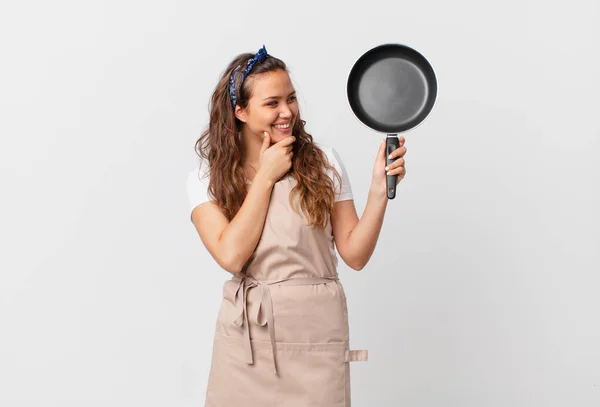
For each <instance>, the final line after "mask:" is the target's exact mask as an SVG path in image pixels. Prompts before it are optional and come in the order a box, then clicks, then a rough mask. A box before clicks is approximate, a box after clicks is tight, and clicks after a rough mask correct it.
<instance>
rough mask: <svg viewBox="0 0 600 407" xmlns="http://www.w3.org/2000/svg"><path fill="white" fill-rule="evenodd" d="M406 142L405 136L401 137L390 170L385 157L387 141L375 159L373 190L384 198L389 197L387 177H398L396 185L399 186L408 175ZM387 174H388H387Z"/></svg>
mask: <svg viewBox="0 0 600 407" xmlns="http://www.w3.org/2000/svg"><path fill="white" fill-rule="evenodd" d="M405 141H406V139H405V138H404V136H400V139H399V142H400V143H399V147H398V148H397V149H396V150H395V151H393V152H392V154H391V158H392V159H395V160H394V162H392V163H391V164H390V165H389V167H388V168H386V157H385V145H386V140H385V139H384V140H383V141H382V142H381V145H380V146H379V151H378V152H377V157H376V158H375V165H374V166H373V180H372V181H371V188H374V190H375V191H377V192H378V193H379V192H380V193H382V194H383V195H384V196H387V182H386V175H398V178H397V180H396V185H398V184H399V183H400V181H402V179H403V178H404V176H405V175H406V167H405V166H404V154H406V147H404V142H405ZM386 172H388V173H387V174H386Z"/></svg>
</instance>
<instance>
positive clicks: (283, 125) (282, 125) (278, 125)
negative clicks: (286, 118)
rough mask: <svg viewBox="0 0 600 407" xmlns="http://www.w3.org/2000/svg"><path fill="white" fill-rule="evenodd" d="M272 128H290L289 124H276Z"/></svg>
mask: <svg viewBox="0 0 600 407" xmlns="http://www.w3.org/2000/svg"><path fill="white" fill-rule="evenodd" d="M273 127H275V128H276V129H287V128H289V127H290V124H289V123H288V124H276V125H275V126H273Z"/></svg>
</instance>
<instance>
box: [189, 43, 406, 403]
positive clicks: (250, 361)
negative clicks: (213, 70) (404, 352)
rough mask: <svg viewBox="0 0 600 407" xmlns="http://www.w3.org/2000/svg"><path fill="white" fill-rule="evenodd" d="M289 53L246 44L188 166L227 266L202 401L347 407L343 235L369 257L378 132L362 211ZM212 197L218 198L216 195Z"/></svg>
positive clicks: (352, 260) (208, 239)
mask: <svg viewBox="0 0 600 407" xmlns="http://www.w3.org/2000/svg"><path fill="white" fill-rule="evenodd" d="M304 125H305V121H304V120H302V119H301V118H300V110H299V107H298V103H297V100H296V92H295V89H294V87H293V85H292V83H291V81H290V77H289V75H288V72H287V69H286V65H285V64H284V63H283V61H281V60H280V59H278V58H275V57H273V56H271V55H269V54H267V51H266V49H265V47H264V46H263V47H262V48H261V49H260V50H259V51H258V52H257V53H256V54H254V55H253V54H248V53H245V54H241V55H239V56H238V57H236V58H235V59H234V60H233V61H232V62H231V63H230V64H229V66H228V68H227V69H226V71H225V72H224V73H223V76H222V77H221V79H220V81H219V83H218V85H217V88H216V90H215V92H214V94H213V96H212V99H211V108H210V123H209V127H208V129H207V130H206V131H205V132H204V133H203V135H202V136H201V137H200V139H199V140H198V141H197V142H196V151H197V152H199V155H200V166H199V168H198V169H194V171H192V172H190V174H189V177H188V184H187V188H188V196H189V199H190V207H191V220H192V222H193V223H194V225H195V227H196V230H197V231H198V234H199V235H200V238H201V240H202V242H203V244H204V245H205V247H206V248H207V250H208V251H209V252H210V254H211V255H212V256H213V258H214V259H215V260H216V261H217V263H218V264H219V265H220V266H221V267H222V268H223V269H225V270H227V271H229V272H230V273H232V275H233V276H232V278H231V279H230V280H227V281H226V282H225V284H224V287H223V301H222V303H221V307H220V310H219V314H218V317H217V324H216V329H215V337H214V346H213V354H212V364H211V368H210V374H209V380H208V386H207V391H206V406H209V407H213V406H214V407H230V406H231V407H233V406H236V407H237V406H240V405H243V406H249V407H252V406H260V407H267V406H286V407H296V406H297V407H300V406H302V407H306V406H323V407H337V406H339V407H342V406H344V407H349V406H350V368H349V362H351V361H355V360H367V352H366V351H364V350H362V351H361V350H350V349H349V336H348V311H347V306H346V297H345V295H344V289H343V287H342V284H341V283H340V281H339V280H338V274H337V265H338V262H337V257H336V254H335V249H334V244H335V247H337V251H338V253H339V254H340V256H341V257H342V259H343V260H344V262H345V263H346V264H347V265H348V266H350V267H351V268H353V269H354V270H361V269H362V268H363V267H364V266H365V265H366V263H367V261H368V260H369V258H370V256H371V254H372V253H373V250H374V249H375V244H376V242H377V238H378V236H379V232H380V230H381V224H382V222H383V217H384V213H385V209H386V206H387V201H388V198H387V195H386V171H387V170H389V174H397V175H398V182H400V180H402V178H404V175H405V173H406V170H405V168H404V159H403V158H402V157H403V156H404V154H405V153H406V147H404V146H403V144H404V138H403V137H401V138H400V147H399V148H398V149H397V150H396V151H394V152H393V153H392V156H393V157H392V158H396V160H395V161H394V163H393V164H391V165H390V166H389V169H388V168H386V164H385V163H386V160H385V141H382V143H381V146H380V148H379V152H378V154H377V157H376V162H375V166H374V168H373V180H372V185H371V188H370V190H369V196H368V201H367V205H366V208H365V211H364V213H363V215H362V217H361V218H360V220H359V219H358V216H357V214H356V209H355V207H354V201H353V194H352V190H351V187H350V182H349V180H348V175H347V173H346V171H345V168H344V165H343V164H342V162H341V160H340V157H339V155H338V154H337V152H336V151H335V149H333V148H330V147H327V146H324V145H321V144H319V143H315V142H313V138H312V136H311V135H310V134H308V133H307V132H306V131H305V129H304ZM209 197H210V198H209Z"/></svg>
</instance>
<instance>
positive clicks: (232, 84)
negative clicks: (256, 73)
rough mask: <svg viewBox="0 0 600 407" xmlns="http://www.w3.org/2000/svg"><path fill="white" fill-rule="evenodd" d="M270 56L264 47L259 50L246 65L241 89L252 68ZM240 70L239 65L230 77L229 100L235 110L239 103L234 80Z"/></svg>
mask: <svg viewBox="0 0 600 407" xmlns="http://www.w3.org/2000/svg"><path fill="white" fill-rule="evenodd" d="M268 56H269V54H267V49H266V48H265V46H264V45H263V46H262V48H261V49H259V50H258V52H257V53H256V54H254V56H253V57H252V58H250V60H248V63H247V64H246V69H244V73H243V74H242V80H241V82H240V88H241V87H242V84H243V83H244V79H246V76H248V73H249V72H250V70H251V69H252V67H253V66H254V65H256V64H257V63H259V62H262V61H264V60H265V59H267V57H268ZM238 69H240V66H239V65H238V66H237V67H236V68H235V69H234V70H233V72H232V73H231V76H230V77H229V98H230V99H231V106H232V107H233V108H234V109H235V104H236V101H237V98H236V96H235V81H234V78H235V74H236V73H237V72H238Z"/></svg>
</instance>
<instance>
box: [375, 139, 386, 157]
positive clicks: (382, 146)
mask: <svg viewBox="0 0 600 407" xmlns="http://www.w3.org/2000/svg"><path fill="white" fill-rule="evenodd" d="M386 144H387V143H386V139H383V140H381V143H380V144H379V151H378V152H377V158H381V157H383V159H384V160H385V145H386Z"/></svg>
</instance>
